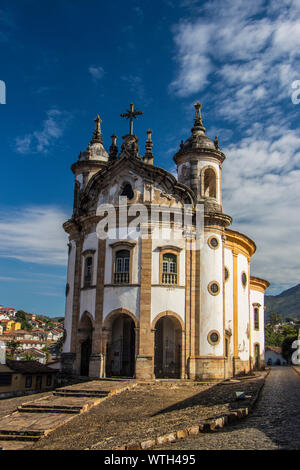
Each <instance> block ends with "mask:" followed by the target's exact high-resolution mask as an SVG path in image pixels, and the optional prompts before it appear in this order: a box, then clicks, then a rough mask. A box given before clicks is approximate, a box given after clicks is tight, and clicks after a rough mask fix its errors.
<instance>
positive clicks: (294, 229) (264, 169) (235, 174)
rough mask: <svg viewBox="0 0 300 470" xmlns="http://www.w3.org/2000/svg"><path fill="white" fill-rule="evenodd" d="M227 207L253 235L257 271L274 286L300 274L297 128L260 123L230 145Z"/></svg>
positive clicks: (236, 226) (285, 284)
mask: <svg viewBox="0 0 300 470" xmlns="http://www.w3.org/2000/svg"><path fill="white" fill-rule="evenodd" d="M224 151H225V153H226V154H227V157H228V158H227V160H226V161H225V163H224V167H223V206H224V211H225V212H226V213H228V214H230V215H232V216H233V226H232V228H233V229H236V230H238V231H240V232H242V233H245V234H246V235H248V236H250V237H251V238H253V240H254V241H255V242H256V244H257V247H258V248H257V254H256V255H254V257H253V262H252V274H254V275H257V276H258V277H263V278H266V279H268V280H269V281H271V283H272V286H271V291H272V290H274V291H278V289H279V290H280V289H285V288H286V287H288V286H292V285H295V284H296V283H298V282H299V279H300V266H299V259H300V245H299V239H300V219H299V216H298V214H299V207H300V185H299V179H300V137H299V135H298V133H297V132H296V131H291V130H288V129H284V128H277V136H276V137H275V136H274V129H273V128H263V127H261V128H256V129H255V128H254V129H252V132H251V137H245V138H244V139H242V140H241V142H240V143H238V144H231V145H229V146H228V147H227V148H225V149H224Z"/></svg>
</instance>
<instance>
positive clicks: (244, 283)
mask: <svg viewBox="0 0 300 470" xmlns="http://www.w3.org/2000/svg"><path fill="white" fill-rule="evenodd" d="M242 284H243V286H244V287H246V285H247V275H246V273H245V272H243V273H242Z"/></svg>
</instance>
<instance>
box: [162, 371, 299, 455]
mask: <svg viewBox="0 0 300 470" xmlns="http://www.w3.org/2000/svg"><path fill="white" fill-rule="evenodd" d="M154 449H156V450H158V449H174V450H175V449H179V450H221V449H224V450H236V449H241V450H267V449H286V450H287V449H289V450H295V449H298V450H299V449H300V376H299V375H297V373H296V372H295V371H294V370H293V369H292V368H290V367H282V366H281V367H280V366H279V367H273V368H272V370H271V373H270V374H269V376H268V378H267V379H266V383H265V386H264V388H263V389H262V392H261V396H260V398H259V400H258V402H257V403H256V405H255V408H254V409H253V412H252V413H251V415H250V416H249V417H248V418H245V419H243V420H242V421H239V422H238V423H236V424H234V425H231V426H226V427H225V428H223V429H221V430H219V431H215V432H213V433H209V434H202V435H201V434H199V435H198V436H196V437H194V438H189V439H184V440H182V441H177V442H175V443H174V444H168V445H164V446H163V447H162V446H157V447H155V448H154Z"/></svg>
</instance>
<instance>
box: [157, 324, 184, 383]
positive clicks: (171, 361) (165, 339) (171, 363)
mask: <svg viewBox="0 0 300 470" xmlns="http://www.w3.org/2000/svg"><path fill="white" fill-rule="evenodd" d="M181 338H182V329H181V325H180V323H179V321H178V320H177V319H176V318H172V317H171V316H163V317H162V318H160V319H159V320H158V321H157V322H156V324H155V340H154V374H155V377H156V378H180V376H181V351H182V341H181Z"/></svg>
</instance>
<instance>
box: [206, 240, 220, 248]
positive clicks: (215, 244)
mask: <svg viewBox="0 0 300 470" xmlns="http://www.w3.org/2000/svg"><path fill="white" fill-rule="evenodd" d="M207 243H208V246H210V248H212V249H213V250H216V249H217V248H218V246H219V240H218V239H217V238H216V237H209V239H208V240H207Z"/></svg>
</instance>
